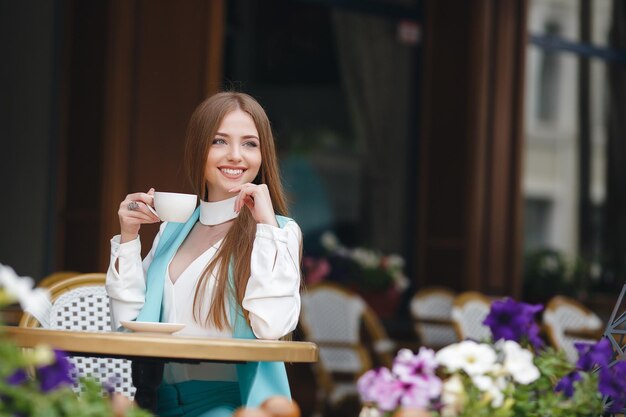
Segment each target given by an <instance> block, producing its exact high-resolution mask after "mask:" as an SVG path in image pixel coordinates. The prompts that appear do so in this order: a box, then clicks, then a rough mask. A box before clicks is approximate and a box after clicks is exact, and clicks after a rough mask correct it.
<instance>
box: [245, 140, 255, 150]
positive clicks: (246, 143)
mask: <svg viewBox="0 0 626 417" xmlns="http://www.w3.org/2000/svg"><path fill="white" fill-rule="evenodd" d="M243 146H249V147H251V148H256V147H257V146H259V144H258V143H256V142H255V141H253V140H250V141H248V142H244V144H243Z"/></svg>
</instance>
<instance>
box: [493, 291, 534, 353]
mask: <svg viewBox="0 0 626 417" xmlns="http://www.w3.org/2000/svg"><path fill="white" fill-rule="evenodd" d="M542 309H543V306H541V305H540V304H536V305H531V304H526V303H521V302H517V301H515V300H513V299H511V298H506V299H505V300H498V301H494V302H493V304H492V305H491V311H490V312H489V315H488V316H487V318H485V320H484V321H483V324H485V325H486V326H489V328H490V329H491V334H492V335H493V339H494V340H500V339H504V340H513V341H515V342H521V341H522V339H523V338H526V339H528V341H529V342H530V343H532V345H533V346H534V347H535V348H536V349H539V348H541V347H542V346H543V341H542V340H541V338H540V337H539V326H538V325H537V323H536V322H535V314H537V313H538V312H540V311H541V310H542Z"/></svg>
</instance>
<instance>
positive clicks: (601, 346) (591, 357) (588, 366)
mask: <svg viewBox="0 0 626 417" xmlns="http://www.w3.org/2000/svg"><path fill="white" fill-rule="evenodd" d="M574 346H575V347H576V350H578V362H576V366H577V367H578V369H582V370H583V371H591V370H592V369H593V368H594V366H595V365H598V366H607V365H608V364H609V361H610V360H611V356H612V355H613V348H611V342H609V339H601V340H600V341H599V342H597V343H595V344H591V343H575V344H574Z"/></svg>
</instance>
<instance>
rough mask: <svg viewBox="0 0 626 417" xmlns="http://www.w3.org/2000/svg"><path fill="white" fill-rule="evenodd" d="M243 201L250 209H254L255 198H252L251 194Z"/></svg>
mask: <svg viewBox="0 0 626 417" xmlns="http://www.w3.org/2000/svg"><path fill="white" fill-rule="evenodd" d="M243 202H244V204H245V205H246V206H247V207H248V208H249V209H250V210H252V209H253V208H254V198H252V197H251V196H247V197H246V198H245V199H244V200H243Z"/></svg>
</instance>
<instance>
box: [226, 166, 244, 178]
mask: <svg viewBox="0 0 626 417" xmlns="http://www.w3.org/2000/svg"><path fill="white" fill-rule="evenodd" d="M220 171H221V173H222V174H224V176H226V177H228V178H237V177H240V176H241V175H242V174H243V172H244V171H245V170H244V169H242V168H236V169H233V168H220Z"/></svg>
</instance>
